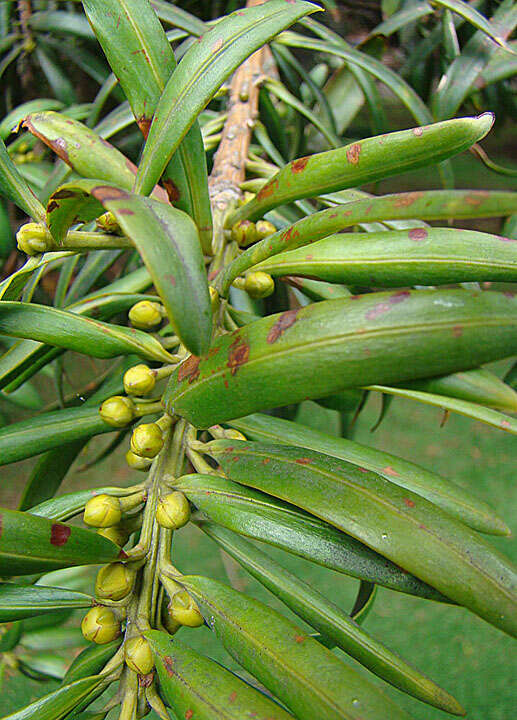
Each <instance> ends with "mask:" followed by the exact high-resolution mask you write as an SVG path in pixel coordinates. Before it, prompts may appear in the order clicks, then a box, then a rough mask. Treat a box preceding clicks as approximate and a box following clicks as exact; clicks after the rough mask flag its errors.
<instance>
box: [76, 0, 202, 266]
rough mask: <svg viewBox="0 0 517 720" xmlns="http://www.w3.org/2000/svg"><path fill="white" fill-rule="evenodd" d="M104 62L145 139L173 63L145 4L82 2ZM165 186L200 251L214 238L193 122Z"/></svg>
mask: <svg viewBox="0 0 517 720" xmlns="http://www.w3.org/2000/svg"><path fill="white" fill-rule="evenodd" d="M83 5H84V8H85V11H86V14H87V16H88V19H89V21H90V23H91V25H92V27H93V29H94V32H95V35H96V37H97V39H98V40H99V42H100V44H101V46H102V49H103V50H104V53H105V54H106V57H107V58H108V62H109V64H110V65H111V68H112V70H113V72H114V73H115V75H116V76H117V78H119V81H120V84H121V86H122V88H123V89H124V92H125V94H126V97H127V98H128V100H129V104H130V106H131V109H132V111H133V114H134V116H135V118H136V120H137V123H138V125H139V127H140V129H141V131H142V134H143V135H144V138H147V135H148V133H149V127H150V125H151V121H152V118H153V115H154V112H155V110H156V106H157V104H158V101H159V99H160V97H161V95H162V93H163V90H164V88H165V85H166V83H167V81H168V80H169V78H170V76H171V74H172V72H173V70H174V68H175V67H176V60H175V57H174V53H173V51H172V49H171V46H170V43H169V41H168V39H167V37H166V35H165V32H164V30H163V28H162V26H161V24H160V22H159V20H158V18H157V17H156V14H155V12H154V10H153V8H152V7H151V5H150V3H149V2H148V0H143V1H142V0H108V1H107V2H103V3H102V4H99V3H98V2H96V0H84V2H83ZM163 182H164V186H165V187H166V188H167V192H168V194H169V197H170V200H171V202H172V203H173V204H174V205H176V206H177V207H179V208H180V209H181V210H184V211H185V212H187V213H189V214H190V215H191V216H192V217H193V219H194V220H195V222H196V224H197V226H198V229H199V233H200V239H201V242H202V244H203V249H204V250H205V251H206V252H209V251H210V249H211V240H212V212H211V208H210V198H209V194H208V177H207V169H206V157H205V153H204V151H203V138H202V136H201V130H200V127H199V124H198V122H197V121H195V122H193V124H192V127H191V128H190V130H189V132H188V133H187V134H186V136H185V138H184V140H183V142H182V143H181V144H180V146H179V148H178V152H177V153H176V154H175V156H174V157H173V158H172V160H171V161H170V162H169V164H168V167H167V168H166V169H165V173H164V178H163Z"/></svg>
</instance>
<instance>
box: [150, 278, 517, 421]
mask: <svg viewBox="0 0 517 720" xmlns="http://www.w3.org/2000/svg"><path fill="white" fill-rule="evenodd" d="M516 308H517V297H514V296H513V295H512V294H511V293H497V292H473V291H467V290H455V289H453V290H417V291H409V290H403V291H397V292H394V293H390V292H388V293H370V294H367V295H359V296H354V297H350V298H340V299H339V300H327V301H323V302H320V303H315V304H313V305H309V306H307V307H304V308H301V309H294V310H289V311H287V312H285V313H281V314H279V315H273V316H270V317H266V318H264V319H262V320H258V321H256V322H254V323H250V324H249V325H246V326H245V327H243V328H240V329H239V330H238V331H235V332H233V333H232V334H231V335H226V336H222V337H219V338H217V339H216V340H215V341H214V343H213V346H212V348H211V350H210V354H209V356H208V357H206V358H202V359H200V358H197V357H190V358H189V359H188V360H186V361H185V362H184V363H183V364H182V365H180V367H179V368H178V370H176V372H175V373H174V375H173V376H172V378H171V380H170V381H169V386H168V388H167V391H166V393H165V395H164V404H165V407H166V408H167V411H168V412H170V413H171V414H173V413H178V414H180V415H182V416H184V417H186V418H187V419H188V420H189V421H191V422H193V423H194V424H195V425H196V426H197V427H209V426H210V425H213V424H214V423H218V422H221V421H223V420H231V419H233V418H236V417H241V416H242V415H245V414H247V413H250V412H255V411H257V410H263V409H267V408H271V407H278V406H280V405H287V404H289V403H293V402H300V401H301V400H304V399H306V398H307V397H309V398H318V397H324V396H325V395H330V394H332V393H334V392H336V391H337V390H340V389H343V388H346V387H357V386H364V385H372V384H386V385H387V384H392V383H403V382H404V381H405V380H415V379H418V378H422V377H432V376H433V375H445V374H447V373H451V372H458V371H460V370H467V369H470V368H472V367H477V366H479V365H481V364H483V363H485V362H489V361H491V360H495V359H498V358H503V357H508V356H511V355H513V354H514V353H515V352H516V351H517V313H516ZM444 309H446V310H447V312H444Z"/></svg>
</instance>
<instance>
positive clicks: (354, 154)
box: [228, 113, 494, 225]
mask: <svg viewBox="0 0 517 720" xmlns="http://www.w3.org/2000/svg"><path fill="white" fill-rule="evenodd" d="M493 122H494V118H493V115H492V114H491V113H485V114H483V115H480V116H479V117H477V118H461V119H457V120H449V121H446V122H444V123H434V124H433V125H426V126H424V127H419V128H414V129H413V130H401V131H399V132H394V133H389V134H388V135H381V136H378V137H372V138H367V139H366V140H359V141H358V142H355V143H352V144H350V145H346V146H345V147H343V148H339V149H338V150H328V151H326V152H323V153H317V154H316V155H310V156H308V157H303V158H298V159H297V160H293V161H292V162H290V163H289V164H288V165H286V166H285V167H284V168H282V169H281V170H279V171H278V172H277V173H276V175H274V176H273V177H272V178H270V179H269V180H268V182H267V183H266V184H265V185H264V186H263V187H262V189H261V190H260V191H259V193H258V194H257V196H256V197H255V198H254V199H253V200H251V201H250V202H249V203H246V204H245V205H243V206H242V207H240V208H238V209H237V210H236V211H235V212H234V213H232V215H231V216H230V218H229V219H228V225H233V223H235V222H238V221H239V220H246V219H248V220H257V219H258V218H260V217H262V216H263V215H264V213H266V212H267V211H268V210H271V209H272V208H275V207H278V206H279V205H283V204H285V203H288V202H292V201H293V200H299V199H301V198H306V197H315V196H316V195H321V194H322V193H327V192H334V191H336V190H343V189H345V188H350V187H358V186H359V185H363V184H365V183H367V182H374V181H376V180H381V179H384V178H387V177H389V176H390V175H398V174H400V173H403V172H406V171H407V170H414V169H416V168H419V167H424V166H425V165H431V164H434V163H437V162H440V161H441V160H445V159H446V158H449V157H452V156H453V155H457V154H458V153H460V152H462V151H463V150H466V149H467V148H469V147H471V145H473V144H474V143H476V142H478V141H479V140H480V139H481V138H483V137H484V136H485V135H486V134H487V133H488V131H489V130H490V128H491V127H492V124H493Z"/></svg>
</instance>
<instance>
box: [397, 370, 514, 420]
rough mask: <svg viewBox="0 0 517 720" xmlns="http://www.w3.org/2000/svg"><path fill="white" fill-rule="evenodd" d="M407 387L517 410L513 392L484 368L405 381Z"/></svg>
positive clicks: (500, 408) (505, 409)
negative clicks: (409, 381)
mask: <svg viewBox="0 0 517 720" xmlns="http://www.w3.org/2000/svg"><path fill="white" fill-rule="evenodd" d="M405 388H406V389H409V390H419V391H421V392H428V393H434V394H436V395H446V396H448V397H453V398H457V399H458V400H467V401H468V402H472V403H477V404H479V405H487V406H488V407H490V408H494V409H495V410H503V411H506V412H512V413H517V392H516V391H515V390H513V389H512V388H511V387H510V386H509V385H507V384H506V383H505V382H503V380H501V379H500V378H498V377H497V375H495V374H494V373H493V372H490V370H487V369H486V368H477V369H476V370H467V371H466V372H462V373H454V374H452V375H443V376H442V377H436V378H430V379H428V380H414V381H413V382H411V383H405Z"/></svg>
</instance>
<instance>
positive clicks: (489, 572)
mask: <svg viewBox="0 0 517 720" xmlns="http://www.w3.org/2000/svg"><path fill="white" fill-rule="evenodd" d="M210 447H211V450H210V452H211V454H212V455H213V457H215V458H216V459H217V460H218V462H219V463H220V464H221V465H222V467H223V470H224V471H225V472H226V473H227V474H228V476H229V477H230V478H231V479H233V480H235V481H237V482H240V483H243V484H246V485H250V486H252V487H254V488H256V489H258V490H261V491H263V492H266V493H269V494H271V495H274V496H276V497H279V498H281V499H284V500H286V499H287V498H289V501H290V502H292V503H293V504H295V505H298V506H299V507H301V508H303V509H305V510H308V511H309V512H312V513H313V514H315V515H317V516H318V517H320V518H322V519H324V520H326V521H327V522H330V523H331V524H333V525H335V526H336V527H338V528H339V529H341V530H343V532H347V533H349V534H350V535H352V537H355V538H357V539H358V540H360V541H362V542H364V543H365V544H366V545H368V546H369V547H371V548H372V549H374V550H376V551H377V552H379V553H380V554H381V555H384V556H385V557H387V558H389V559H390V560H392V561H393V562H395V563H397V564H398V565H400V566H401V567H403V568H404V569H406V570H409V571H410V572H412V573H414V574H415V575H416V576H417V577H419V578H421V579H422V580H424V581H425V582H428V583H429V584H430V585H432V586H433V587H436V588H437V589H438V590H440V591H441V592H442V593H443V594H444V595H446V596H447V597H450V598H451V599H453V600H455V601H456V602H458V603H460V604H462V605H465V607H468V608H469V609H470V610H472V612H474V613H476V614H477V615H479V616H480V617H482V618H484V619H485V620H487V622H490V623H492V624H493V625H495V626H496V627H499V628H501V629H502V630H504V631H505V632H507V633H509V634H511V635H516V634H517V613H516V611H515V608H516V579H517V573H516V571H515V569H514V568H513V567H512V565H511V562H510V561H509V560H508V559H507V558H505V557H504V556H503V555H501V554H499V553H498V552H497V551H496V550H494V549H493V548H491V547H490V546H489V545H488V544H487V543H485V542H484V540H482V539H481V538H480V537H479V536H478V535H476V534H475V533H474V532H473V531H471V530H469V529H468V528H467V527H465V526H464V525H462V524H461V523H459V522H458V521H456V520H454V519H452V518H451V517H450V516H449V515H447V514H446V513H444V512H443V511H442V510H440V509H439V508H438V507H436V506H435V505H433V504H432V503H430V502H429V501H428V500H425V499H424V498H422V497H420V496H418V495H416V494H414V493H411V492H409V491H408V490H406V489H403V488H400V487H397V485H395V484H393V483H390V482H389V481H387V480H386V479H385V478H383V477H381V476H380V475H377V474H376V473H372V472H371V471H368V470H366V471H364V468H359V467H358V466H356V465H351V464H350V463H347V462H344V461H343V460H339V459H337V458H332V457H329V456H326V455H323V454H321V453H315V452H313V451H309V450H304V451H303V452H304V453H306V455H302V453H301V451H300V449H299V448H290V447H286V446H275V445H270V444H261V443H242V444H241V443H239V442H236V443H232V442H228V441H223V440H216V441H214V442H212V443H211V444H210ZM235 457H236V458H237V461H234V458H235ZM265 459H266V460H267V463H266V464H264V462H263V461H264V460H265Z"/></svg>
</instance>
